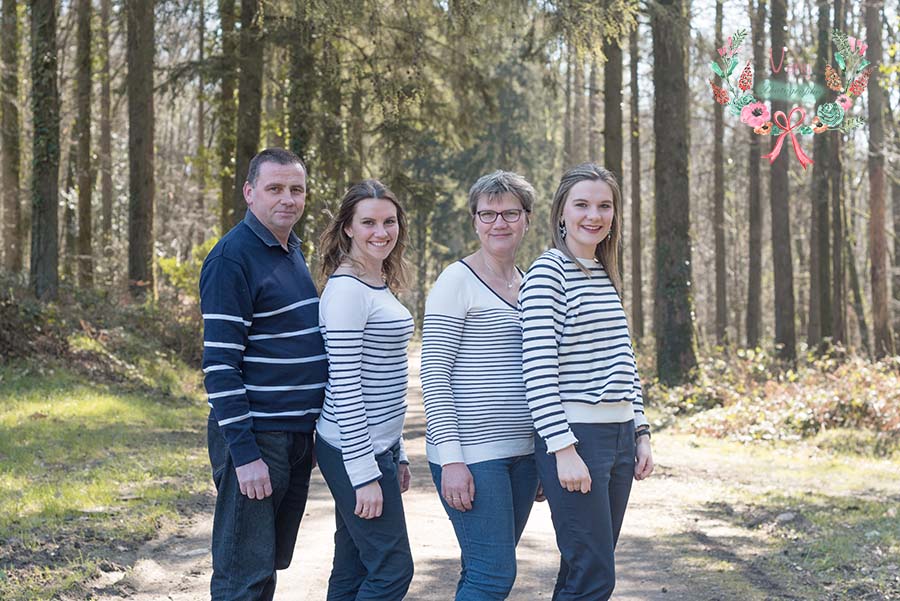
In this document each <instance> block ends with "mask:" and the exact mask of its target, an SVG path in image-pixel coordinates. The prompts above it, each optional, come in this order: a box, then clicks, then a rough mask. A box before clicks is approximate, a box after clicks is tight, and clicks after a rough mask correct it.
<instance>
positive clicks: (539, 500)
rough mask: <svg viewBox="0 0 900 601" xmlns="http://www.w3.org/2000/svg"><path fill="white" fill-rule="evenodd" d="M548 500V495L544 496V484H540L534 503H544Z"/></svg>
mask: <svg viewBox="0 0 900 601" xmlns="http://www.w3.org/2000/svg"><path fill="white" fill-rule="evenodd" d="M546 500H547V495H545V494H544V484H543V483H542V482H538V488H537V492H536V493H534V502H535V503H543V502H544V501H546Z"/></svg>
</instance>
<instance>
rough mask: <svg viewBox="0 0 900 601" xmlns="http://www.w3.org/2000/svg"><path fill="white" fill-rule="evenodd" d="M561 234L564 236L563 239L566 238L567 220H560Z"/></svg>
mask: <svg viewBox="0 0 900 601" xmlns="http://www.w3.org/2000/svg"><path fill="white" fill-rule="evenodd" d="M559 235H560V236H562V238H563V239H565V237H566V222H565V221H560V222H559Z"/></svg>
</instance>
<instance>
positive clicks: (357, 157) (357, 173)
mask: <svg viewBox="0 0 900 601" xmlns="http://www.w3.org/2000/svg"><path fill="white" fill-rule="evenodd" d="M362 99H363V92H362V89H360V87H359V83H357V85H356V86H355V87H354V88H353V96H352V98H351V100H350V123H349V128H348V137H349V140H348V142H349V147H350V148H349V151H350V152H349V155H350V156H349V157H348V158H349V159H350V168H349V172H348V176H349V178H350V181H351V182H358V181H362V179H363V171H364V170H365V167H366V146H365V141H364V139H363V129H364V128H365V124H366V118H365V113H364V112H363V107H362Z"/></svg>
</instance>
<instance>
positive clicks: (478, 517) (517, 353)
mask: <svg viewBox="0 0 900 601" xmlns="http://www.w3.org/2000/svg"><path fill="white" fill-rule="evenodd" d="M533 204H534V188H532V186H531V184H529V183H528V182H527V181H525V179H524V178H523V177H521V176H520V175H516V174H515V173H509V172H506V171H495V172H494V173H491V174H490V175H485V176H483V177H482V178H480V179H479V180H478V181H477V182H475V185H473V186H472V189H471V190H470V191H469V210H470V212H471V215H472V225H473V227H474V229H475V233H476V235H477V236H478V240H479V242H480V248H479V249H478V250H477V251H476V252H474V253H473V254H471V255H469V256H468V257H465V258H464V259H460V260H459V261H457V262H455V263H453V264H452V265H450V266H449V267H447V268H446V269H445V270H444V272H443V273H441V275H440V277H438V279H437V282H435V284H434V287H433V288H432V290H431V293H430V294H429V296H428V300H427V302H426V305H425V320H424V325H423V330H422V389H423V391H424V395H425V416H426V420H427V432H426V448H427V454H428V462H429V465H430V467H431V473H432V477H433V479H434V484H435V486H436V487H437V490H438V493H439V494H440V498H441V502H442V504H443V506H444V509H445V510H446V512H447V515H448V516H449V517H450V521H451V522H452V524H453V528H454V530H455V532H456V537H457V539H458V540H459V546H460V549H461V552H462V557H461V573H460V579H459V584H458V586H457V590H456V601H481V600H500V599H506V598H507V596H508V595H509V592H510V590H511V589H512V587H513V583H514V582H515V578H516V544H517V543H518V541H519V537H520V536H521V534H522V530H523V529H524V528H525V522H526V521H527V520H528V515H529V513H530V512H531V506H532V504H533V503H534V500H535V496H536V494H537V490H538V480H537V469H536V467H535V462H534V427H533V424H532V421H531V414H530V413H529V410H528V403H527V401H526V399H525V384H524V382H523V380H522V329H521V321H520V319H519V311H518V308H517V306H516V303H517V299H518V294H519V284H520V283H521V281H522V272H521V271H520V270H519V269H518V268H517V267H516V262H515V261H516V251H517V250H518V248H519V244H520V243H521V241H522V237H523V236H524V235H525V232H526V231H527V230H528V215H529V213H530V212H531V208H532V205H533Z"/></svg>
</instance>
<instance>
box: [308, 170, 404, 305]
mask: <svg viewBox="0 0 900 601" xmlns="http://www.w3.org/2000/svg"><path fill="white" fill-rule="evenodd" d="M369 198H383V199H385V200H389V201H391V202H392V203H394V206H395V207H396V208H397V225H398V230H399V233H398V234H397V243H396V244H395V245H394V249H393V250H392V251H391V254H389V255H388V256H387V258H386V259H385V260H384V263H383V264H382V267H381V274H380V275H381V276H382V277H383V278H384V283H385V284H387V286H388V287H389V288H390V289H391V290H394V291H395V292H396V291H397V290H400V289H402V288H404V287H405V286H406V262H405V261H404V259H403V252H404V251H405V250H406V243H407V236H408V229H407V224H406V212H405V211H404V210H403V206H402V205H401V204H400V202H399V201H398V200H397V197H396V196H394V193H393V192H391V191H390V190H389V189H388V187H387V186H385V185H384V184H382V183H381V182H380V181H378V180H377V179H367V180H363V181H361V182H359V183H358V184H353V185H352V186H350V187H349V188H348V189H347V192H346V193H345V194H344V198H343V199H341V206H340V208H339V209H338V213H337V215H335V216H334V217H333V218H332V220H331V223H330V224H328V227H327V228H326V229H325V231H324V232H322V235H321V236H320V237H319V248H320V249H321V250H320V254H321V256H322V278H323V280H327V279H328V278H329V277H331V275H332V274H333V273H334V272H335V271H336V270H337V268H338V267H340V266H341V264H342V263H344V262H347V261H350V262H351V263H353V264H354V265H355V266H356V267H358V268H360V269H362V265H360V264H359V262H358V261H355V260H354V259H353V258H352V257H351V256H350V247H351V244H352V241H351V239H350V236H348V235H347V232H346V231H344V230H345V229H347V227H349V226H350V224H351V223H352V221H353V215H354V214H355V213H356V205H357V204H359V203H360V202H362V201H363V200H367V199H369Z"/></svg>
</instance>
